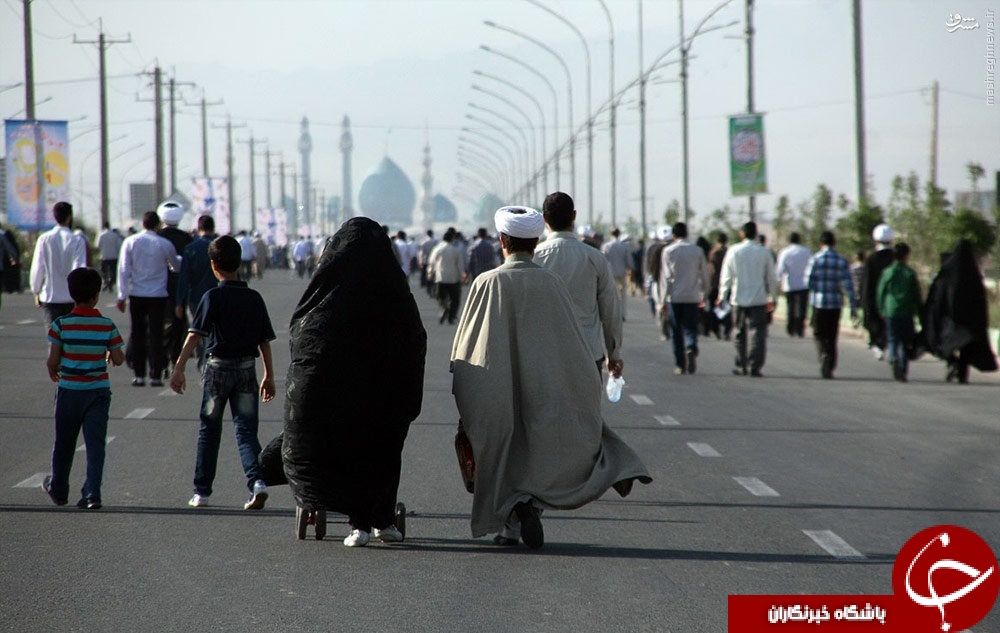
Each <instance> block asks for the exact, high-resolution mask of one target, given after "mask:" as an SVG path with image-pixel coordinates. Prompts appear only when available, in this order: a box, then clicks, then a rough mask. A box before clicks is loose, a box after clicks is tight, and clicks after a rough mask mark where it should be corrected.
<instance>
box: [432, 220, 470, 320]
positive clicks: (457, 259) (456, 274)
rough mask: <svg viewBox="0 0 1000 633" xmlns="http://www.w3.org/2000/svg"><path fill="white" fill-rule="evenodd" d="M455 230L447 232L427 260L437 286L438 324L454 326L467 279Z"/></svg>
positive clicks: (451, 229) (449, 229) (463, 259)
mask: <svg viewBox="0 0 1000 633" xmlns="http://www.w3.org/2000/svg"><path fill="white" fill-rule="evenodd" d="M454 242H455V229H453V228H451V227H449V228H448V230H447V231H445V234H444V238H443V239H442V240H441V243H440V244H438V245H437V246H435V247H434V250H432V251H431V255H430V257H429V258H428V260H427V267H428V268H430V270H431V275H432V276H433V279H434V283H435V284H436V285H437V292H438V303H440V304H441V318H439V319H438V323H442V324H443V323H444V321H445V319H447V320H448V323H449V324H454V323H455V319H457V318H458V304H459V303H460V302H461V299H462V281H463V280H464V279H465V257H464V256H463V255H462V251H460V250H458V247H457V246H455V244H454Z"/></svg>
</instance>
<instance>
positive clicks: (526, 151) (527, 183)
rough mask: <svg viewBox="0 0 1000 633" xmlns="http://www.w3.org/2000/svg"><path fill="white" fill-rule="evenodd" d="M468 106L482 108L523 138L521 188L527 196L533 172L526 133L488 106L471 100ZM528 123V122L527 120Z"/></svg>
mask: <svg viewBox="0 0 1000 633" xmlns="http://www.w3.org/2000/svg"><path fill="white" fill-rule="evenodd" d="M508 105H509V104H508ZM469 107H470V108H475V109H477V110H482V111H483V112H487V113H489V114H492V115H493V116H495V117H496V118H498V119H500V120H501V121H503V122H504V123H506V124H507V125H509V126H511V127H512V128H514V129H515V130H517V131H518V133H519V134H520V135H521V137H522V138H523V139H524V179H525V180H524V185H523V186H522V188H521V189H522V190H523V191H524V197H526V198H527V197H528V192H529V191H530V190H531V189H530V187H531V185H532V184H533V183H534V174H533V173H532V171H531V167H530V165H531V164H532V160H531V157H530V156H529V152H530V151H531V143H529V142H528V135H527V134H525V132H524V130H523V129H522V128H521V126H519V125H518V124H517V123H515V122H514V121H512V120H510V119H509V118H507V117H506V116H504V115H502V114H500V113H499V112H497V111H496V110H491V109H489V108H484V107H483V106H481V105H478V104H476V103H473V102H470V103H469ZM529 125H530V122H529ZM532 132H534V128H532Z"/></svg>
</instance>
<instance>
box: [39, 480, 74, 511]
mask: <svg viewBox="0 0 1000 633" xmlns="http://www.w3.org/2000/svg"><path fill="white" fill-rule="evenodd" d="M42 490H44V491H45V494H47V495H49V499H52V503H54V504H56V505H57V506H64V505H66V504H67V503H68V502H69V500H67V499H57V498H56V496H55V495H54V494H52V475H46V476H45V479H44V480H42Z"/></svg>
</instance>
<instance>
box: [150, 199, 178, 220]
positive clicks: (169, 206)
mask: <svg viewBox="0 0 1000 633" xmlns="http://www.w3.org/2000/svg"><path fill="white" fill-rule="evenodd" d="M156 211H157V214H158V215H159V216H160V219H161V220H163V222H164V223H165V224H171V225H177V224H180V221H181V218H183V217H184V206H183V205H181V204H178V203H176V202H174V201H173V200H167V201H166V202H164V203H163V204H161V205H160V206H159V207H157V209H156Z"/></svg>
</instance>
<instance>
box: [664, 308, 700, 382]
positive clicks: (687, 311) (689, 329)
mask: <svg viewBox="0 0 1000 633" xmlns="http://www.w3.org/2000/svg"><path fill="white" fill-rule="evenodd" d="M700 318H701V310H700V308H698V304H697V303H671V304H670V333H671V337H670V339H671V342H672V343H673V347H674V361H675V362H676V363H677V366H678V367H687V358H686V355H685V354H686V352H687V350H692V351H693V352H694V353H695V355H697V354H698V320H699V319H700Z"/></svg>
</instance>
